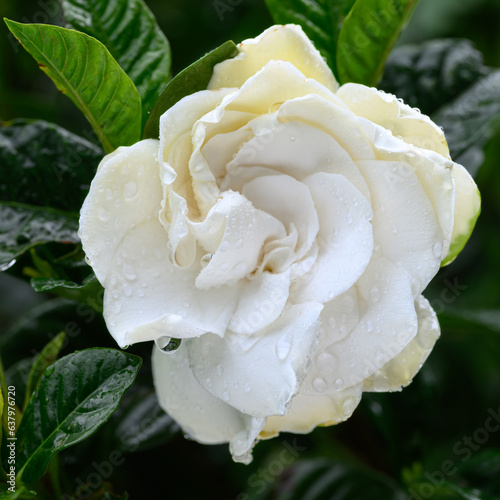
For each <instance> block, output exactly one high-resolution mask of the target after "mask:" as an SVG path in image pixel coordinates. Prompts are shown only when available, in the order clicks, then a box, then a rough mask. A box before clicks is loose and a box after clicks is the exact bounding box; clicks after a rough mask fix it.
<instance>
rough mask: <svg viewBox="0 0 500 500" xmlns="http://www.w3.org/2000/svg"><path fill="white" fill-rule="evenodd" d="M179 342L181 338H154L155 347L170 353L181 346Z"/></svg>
mask: <svg viewBox="0 0 500 500" xmlns="http://www.w3.org/2000/svg"><path fill="white" fill-rule="evenodd" d="M181 342H182V339H174V338H171V337H160V338H158V339H156V340H155V344H156V347H158V349H160V350H161V351H163V352H166V353H170V352H173V351H176V350H177V349H179V347H180V346H181ZM207 382H208V380H207Z"/></svg>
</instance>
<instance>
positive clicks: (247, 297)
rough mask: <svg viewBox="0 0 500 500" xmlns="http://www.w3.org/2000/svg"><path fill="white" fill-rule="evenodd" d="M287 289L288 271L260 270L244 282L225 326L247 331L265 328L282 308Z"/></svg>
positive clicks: (245, 332)
mask: <svg viewBox="0 0 500 500" xmlns="http://www.w3.org/2000/svg"><path fill="white" fill-rule="evenodd" d="M289 288H290V270H288V271H285V272H283V273H281V274H274V273H269V272H267V271H264V272H263V273H261V274H260V275H258V276H256V277H255V278H254V279H252V280H251V281H249V282H247V283H245V286H244V288H243V289H242V292H241V296H240V301H239V303H238V307H237V309H236V311H235V312H234V314H233V317H232V319H231V322H230V323H229V329H230V330H231V331H233V332H235V333H243V334H249V333H255V332H258V331H260V330H263V329H264V328H266V327H268V326H269V325H270V324H271V323H272V322H273V321H275V320H276V319H277V318H278V316H279V315H280V314H281V312H282V311H283V308H284V307H285V304H286V301H287V300H288V295H289Z"/></svg>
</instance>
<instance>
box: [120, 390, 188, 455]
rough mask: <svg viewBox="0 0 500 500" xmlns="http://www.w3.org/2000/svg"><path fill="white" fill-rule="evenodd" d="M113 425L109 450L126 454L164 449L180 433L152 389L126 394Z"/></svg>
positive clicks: (132, 391)
mask: <svg viewBox="0 0 500 500" xmlns="http://www.w3.org/2000/svg"><path fill="white" fill-rule="evenodd" d="M111 424H114V426H113V427H112V429H113V434H112V437H111V443H110V448H113V449H117V450H120V451H123V452H136V451H143V450H147V449H150V448H155V447H157V446H161V445H163V444H165V443H166V442H167V441H169V440H170V439H171V438H172V437H173V436H174V435H176V434H177V433H178V432H179V429H180V428H179V426H178V425H177V423H176V422H175V421H174V420H172V418H171V417H170V416H168V415H167V414H166V413H165V412H164V411H163V410H162V409H161V408H160V406H159V405H158V397H157V396H156V393H155V391H154V390H152V389H151V388H150V387H148V388H146V387H141V386H137V385H134V387H133V388H132V389H131V390H130V391H129V392H128V393H127V395H126V396H125V398H124V400H123V402H122V404H121V405H120V408H119V409H118V411H117V412H116V413H115V414H114V415H113V419H112V422H110V427H111Z"/></svg>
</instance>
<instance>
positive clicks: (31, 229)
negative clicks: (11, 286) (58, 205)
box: [0, 201, 80, 271]
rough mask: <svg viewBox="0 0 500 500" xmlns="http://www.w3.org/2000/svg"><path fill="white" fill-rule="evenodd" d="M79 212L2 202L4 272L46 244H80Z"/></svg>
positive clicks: (0, 246)
mask: <svg viewBox="0 0 500 500" xmlns="http://www.w3.org/2000/svg"><path fill="white" fill-rule="evenodd" d="M77 233H78V218H77V216H76V215H73V214H69V213H67V212H62V211H60V210H55V209H51V208H44V207H37V206H33V205H24V204H21V203H15V202H4V201H0V271H4V270H6V269H8V268H9V267H11V265H13V264H14V263H15V260H16V259H17V258H18V257H19V256H21V255H22V254H23V253H24V252H26V251H27V250H28V249H30V248H33V247H34V246H36V245H39V244H42V243H50V242H58V243H65V244H68V243H79V241H80V238H79V237H78V234H77Z"/></svg>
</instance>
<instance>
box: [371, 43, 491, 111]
mask: <svg viewBox="0 0 500 500" xmlns="http://www.w3.org/2000/svg"><path fill="white" fill-rule="evenodd" d="M488 72H489V71H488V70H487V68H486V67H485V66H484V63H483V56H482V54H481V52H479V51H478V50H476V49H475V48H474V46H473V45H472V43H471V42H470V41H469V40H465V39H463V40H461V39H441V40H431V41H429V42H425V43H422V44H415V45H413V44H411V45H403V46H401V47H398V48H396V49H394V50H393V51H392V52H391V54H390V55H389V57H388V58H387V63H386V66H385V69H384V77H383V78H382V81H381V82H380V88H382V89H384V90H385V91H386V92H390V93H391V94H395V95H397V96H398V97H400V98H401V99H403V101H404V102H405V103H406V104H409V105H410V106H413V107H417V108H420V110H421V111H422V112H423V113H425V114H427V115H430V114H431V113H433V112H435V111H436V110H437V109H438V108H440V107H441V106H443V104H445V103H448V102H450V101H451V100H452V99H454V98H455V97H457V96H458V95H460V94H461V93H462V92H463V91H464V89H466V88H467V87H469V86H470V85H471V84H472V83H474V82H475V81H476V80H477V79H478V78H480V77H482V76H485V75H486V74H487V73H488Z"/></svg>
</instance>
